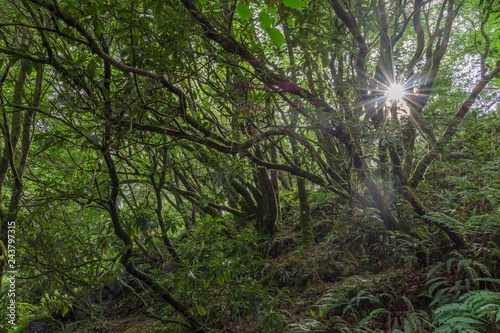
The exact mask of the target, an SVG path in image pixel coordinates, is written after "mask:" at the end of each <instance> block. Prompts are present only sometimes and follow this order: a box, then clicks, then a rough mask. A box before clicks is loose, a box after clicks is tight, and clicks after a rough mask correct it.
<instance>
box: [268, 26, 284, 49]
mask: <svg viewBox="0 0 500 333" xmlns="http://www.w3.org/2000/svg"><path fill="white" fill-rule="evenodd" d="M266 31H267V33H268V35H269V38H271V40H272V41H273V43H274V44H276V45H277V46H278V47H281V45H283V42H284V41H285V36H283V34H282V33H281V31H279V30H278V29H276V28H269V29H267V30H266Z"/></svg>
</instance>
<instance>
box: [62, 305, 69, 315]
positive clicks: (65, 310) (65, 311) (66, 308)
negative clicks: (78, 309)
mask: <svg viewBox="0 0 500 333" xmlns="http://www.w3.org/2000/svg"><path fill="white" fill-rule="evenodd" d="M68 312H69V307H68V305H67V304H63V305H62V306H61V317H63V318H64V317H65V316H66V315H67V314H68Z"/></svg>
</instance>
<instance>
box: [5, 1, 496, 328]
mask: <svg viewBox="0 0 500 333" xmlns="http://www.w3.org/2000/svg"><path fill="white" fill-rule="evenodd" d="M497 10H498V8H497V5H496V4H495V3H494V2H488V1H480V2H478V3H474V4H471V3H467V4H466V3H464V2H460V1H455V0H441V1H424V0H416V1H414V2H409V1H336V0H329V1H320V2H318V1H310V2H306V1H301V0H283V1H266V2H265V3H261V2H255V1H220V2H219V1H201V0H200V1H195V0H182V1H180V2H172V1H159V2H153V1H143V2H137V1H135V0H130V1H125V2H120V3H114V2H109V1H94V2H91V3H90V2H89V3H78V2H73V1H59V2H48V1H45V0H12V1H8V2H7V5H6V6H5V8H4V9H3V12H2V14H1V15H2V17H1V20H2V21H1V22H0V27H1V28H2V31H1V32H2V41H1V42H0V54H1V55H2V60H7V61H4V62H3V63H2V68H4V67H5V68H4V69H3V73H4V74H3V79H2V91H3V92H2V93H3V96H5V97H4V98H3V100H2V107H3V108H4V121H3V127H2V133H3V140H4V146H3V154H2V158H1V160H0V176H1V177H0V185H2V186H3V185H4V184H7V183H9V184H12V185H11V186H12V187H11V188H12V190H5V187H3V188H2V195H4V193H6V194H7V195H10V203H9V205H7V204H3V203H2V210H3V211H4V212H5V213H2V215H1V218H2V227H1V229H0V231H1V232H2V234H1V236H2V237H1V239H2V241H3V243H4V244H5V243H6V237H7V236H6V231H5V230H6V223H7V222H8V221H11V220H15V219H16V214H17V212H18V209H19V207H20V198H21V196H22V193H23V192H22V191H23V186H22V185H23V175H24V174H25V172H27V171H26V170H28V173H29V175H30V177H29V180H28V181H29V184H30V185H29V188H30V192H25V197H26V198H29V201H30V202H34V203H40V202H44V205H47V206H49V205H53V204H54V203H55V202H61V203H62V202H64V203H71V205H72V206H71V207H73V209H74V212H73V213H74V214H76V212H78V211H82V212H85V214H88V215H87V216H101V215H102V213H103V212H105V213H106V215H107V218H102V219H101V220H102V221H103V222H104V223H105V224H107V225H108V226H109V228H110V230H111V229H112V230H113V232H114V234H115V236H116V237H115V240H117V239H118V240H119V241H120V242H121V244H120V245H118V244H114V243H113V242H110V241H109V239H108V240H105V242H104V243H103V244H104V245H103V249H104V248H107V247H108V245H109V244H111V243H113V244H114V251H115V253H117V254H118V256H119V258H120V259H119V262H120V264H121V265H122V266H123V267H124V268H125V270H126V271H127V273H128V274H130V275H132V276H133V277H135V278H137V279H139V280H141V281H142V282H144V283H145V284H147V285H148V286H150V287H151V289H152V290H153V291H154V292H155V293H157V294H158V295H159V296H160V297H161V298H162V299H163V300H164V301H165V302H167V303H168V304H170V305H171V306H172V307H173V308H174V309H175V310H177V311H178V312H179V313H180V314H181V315H182V316H183V317H184V319H185V320H186V322H187V323H188V325H189V326H190V327H191V329H192V330H194V331H203V330H204V324H203V322H202V320H201V317H204V311H202V310H200V307H199V306H200V305H199V304H197V303H196V302H193V301H192V300H189V298H188V297H184V298H183V295H184V296H185V293H184V291H182V290H176V289H175V288H165V287H164V286H163V285H162V284H161V283H160V282H159V280H158V279H156V278H155V277H154V275H153V274H152V273H151V272H144V271H142V270H141V269H139V268H138V267H137V265H136V263H135V261H134V256H135V255H136V252H140V253H141V254H142V255H143V256H144V257H146V258H148V260H150V261H151V262H152V265H153V266H155V265H156V266H155V267H160V266H161V265H162V264H163V261H165V260H169V259H168V258H164V256H163V254H162V251H161V250H160V249H159V247H160V246H165V247H166V249H167V252H168V254H169V255H170V257H171V258H173V260H174V261H175V262H177V264H178V265H179V267H183V266H185V265H186V262H185V259H183V254H182V253H179V252H178V251H177V249H176V246H175V242H173V241H172V240H171V237H172V235H173V234H175V233H176V232H177V229H182V230H191V229H192V228H194V227H196V225H197V223H201V222H200V221H204V220H205V219H207V218H208V219H213V220H214V221H218V222H217V223H219V224H221V227H223V228H224V230H225V231H226V233H227V237H231V236H234V235H235V234H237V233H238V230H239V228H241V227H244V225H245V224H246V223H247V222H251V223H252V224H253V226H254V228H255V230H256V232H257V233H259V234H260V235H262V236H264V237H269V236H272V235H273V234H274V233H275V232H276V230H277V229H278V228H279V220H280V219H279V214H280V196H279V191H280V185H279V179H280V175H281V178H283V179H284V177H288V176H293V177H295V178H296V180H295V178H294V181H296V182H297V188H298V193H299V199H300V206H301V208H300V212H301V221H302V228H303V231H304V242H305V243H309V244H310V243H311V240H312V237H311V220H310V214H309V207H308V199H307V192H308V190H309V191H310V190H311V189H312V188H313V187H314V186H315V187H322V188H325V189H328V190H329V191H331V192H332V193H333V194H335V195H336V196H338V197H339V198H343V199H346V198H354V199H355V200H354V202H355V205H357V206H358V207H361V208H363V209H368V208H369V209H371V210H372V211H374V212H375V213H376V215H377V217H378V218H380V220H381V221H383V225H384V228H385V230H387V231H403V232H405V233H407V234H409V235H412V236H414V237H417V236H416V235H415V233H414V230H413V229H412V225H411V224H410V223H407V222H406V221H402V220H398V218H397V217H396V216H395V214H394V207H395V204H396V203H401V202H403V200H406V204H409V205H410V206H411V207H413V209H414V211H415V213H416V214H418V215H419V216H421V218H422V219H423V220H424V221H425V222H426V223H428V224H430V225H433V226H434V227H436V228H439V229H440V230H442V231H443V232H444V233H445V234H446V235H447V236H448V238H449V239H450V240H451V242H452V243H453V246H454V247H455V248H462V247H464V246H466V245H467V244H466V241H465V239H464V238H463V237H462V236H461V235H460V234H459V233H458V232H457V231H456V230H454V229H453V228H451V227H450V226H446V225H443V224H441V223H437V222H436V221H435V220H433V219H431V218H429V217H428V212H429V209H428V208H427V207H425V205H424V204H423V203H422V200H421V198H419V194H418V186H419V184H420V183H421V182H422V181H423V179H424V176H425V174H426V172H427V170H428V168H429V166H430V165H432V163H433V162H434V161H435V160H436V158H438V156H440V154H442V153H443V152H444V151H445V149H446V148H447V146H448V145H449V143H450V141H451V140H452V138H453V137H454V136H455V134H456V133H457V131H458V129H459V126H460V124H461V123H462V121H463V119H464V118H465V117H466V115H467V114H468V112H469V111H470V109H471V107H472V106H473V104H474V103H475V102H476V101H477V100H478V99H480V98H481V93H482V92H483V90H484V89H485V87H486V86H487V84H489V83H490V81H492V80H493V79H494V78H495V76H497V75H498V74H499V73H500V67H499V63H498V62H496V63H495V57H498V46H497V45H493V42H492V40H493V39H492V38H490V35H492V34H498V32H494V29H495V28H494V26H493V23H491V22H492V16H491V15H492V13H494V12H496V11H497ZM470 14H472V15H474V16H475V17H477V18H479V19H480V20H479V21H478V22H480V25H479V26H478V27H475V26H471V25H473V22H471V21H467V19H466V17H467V16H468V15H470ZM461 27H471V29H474V31H478V32H479V34H476V35H475V37H474V38H475V39H474V43H475V44H474V45H475V46H476V49H475V50H464V54H467V55H470V56H471V57H476V58H478V60H479V61H478V64H479V66H480V73H479V76H478V77H477V80H476V81H477V82H476V83H475V85H474V86H472V87H470V89H468V90H467V91H465V90H463V89H462V90H460V93H461V94H466V96H467V97H466V98H465V101H460V102H456V101H450V102H445V103H443V104H441V105H439V104H436V102H435V101H434V100H435V99H442V96H443V94H444V93H443V91H441V90H440V89H441V88H442V86H443V84H444V83H442V81H440V80H443V82H444V81H445V79H447V78H449V73H446V72H443V69H444V67H446V66H448V65H450V64H453V63H454V62H456V61H457V59H456V57H457V55H456V51H454V52H455V53H453V54H452V55H449V53H450V52H449V51H450V50H449V48H450V44H451V43H455V41H456V40H460V39H461V38H469V37H470V36H469V37H467V36H468V35H467V34H466V33H464V31H463V29H462V28H461ZM488 68H490V69H489V70H488ZM32 69H35V72H36V74H37V77H36V79H35V81H33V82H32V81H29V80H28V78H30V76H29V75H30V72H33V70H32ZM44 69H45V70H44ZM12 73H15V75H14V74H12ZM441 74H442V77H443V78H441V76H440V75H441ZM448 83H449V84H454V82H453V80H451V82H450V80H448ZM453 88H454V89H455V88H457V87H453ZM444 89H451V88H450V87H444ZM457 89H458V88H457ZM42 92H43V93H42ZM389 92H391V93H390V95H389ZM392 92H394V93H398V92H399V94H400V96H396V94H395V95H394V96H393V95H392ZM8 108H11V109H12V113H9V112H8V111H7V110H8ZM445 108H448V110H450V111H447V110H445ZM35 113H36V114H37V118H36V122H35V120H34V115H35ZM436 114H438V115H439V116H440V117H441V118H444V121H442V122H441V123H436V122H435V121H434V118H433V116H434V115H436ZM32 140H33V142H34V143H35V153H34V154H32V155H33V160H28V152H29V150H30V149H33V148H31V147H30V144H31V141H32ZM16 149H17V150H19V153H15V150H16ZM299 155H302V156H299ZM44 157H48V158H49V161H50V162H47V161H45V160H44V159H43V158H44ZM55 166H57V167H55ZM9 167H10V173H9V171H8V170H9ZM44 168H52V169H54V170H57V171H58V172H57V175H50V174H48V173H47V172H45V171H44ZM67 170H80V173H81V174H79V175H75V174H73V173H71V172H69V171H67ZM70 178H71V179H72V180H69V179H70ZM36 183H39V184H38V185H37V184H36ZM40 184H45V185H40ZM56 184H57V185H56ZM35 188H38V192H37V191H33V190H31V189H35ZM151 193H152V194H151ZM44 198H45V199H46V200H45V199H44ZM49 199H50V200H49ZM27 200H28V199H27ZM49 201H50V202H51V203H50V204H49ZM30 207H31V206H30V205H26V207H24V209H25V211H26V212H27V213H26V216H30V214H32V216H36V217H37V218H38V219H42V218H43V214H41V213H40V212H36V211H35V212H34V211H30ZM90 211H91V213H90ZM28 212H30V214H28ZM73 213H72V214H73ZM59 214H62V213H61V212H58V213H57V214H54V215H53V216H58V215H59ZM178 220H182V221H183V223H179V222H178ZM228 221H229V222H228ZM22 223H23V224H26V223H27V221H26V220H25V221H22ZM38 227H39V226H37V227H36V228H38ZM26 228H28V226H27V225H26ZM96 230H100V229H99V228H95V229H93V228H90V229H89V231H88V232H89V233H94V232H96ZM73 236H74V239H75V242H76V240H77V239H79V238H80V239H81V236H82V235H80V234H79V233H76V234H74V235H73ZM73 236H72V237H73ZM94 236H95V235H94ZM86 239H88V240H89V241H90V240H92V239H94V238H93V237H92V235H88V238H86ZM86 246H87V247H88V245H86ZM82 252H85V253H92V256H93V257H95V258H97V259H96V260H99V261H100V260H104V258H105V257H106V256H105V255H99V254H97V253H95V252H93V251H91V249H90V248H85V250H82ZM75 257H77V255H75ZM51 260H52V259H51ZM47 261H50V260H47ZM91 261H92V260H90V259H89V260H88V261H86V262H85V263H84V265H90V263H91ZM3 262H5V260H4V261H3ZM58 265H59V264H58ZM60 265H62V264H60ZM105 267H107V266H103V267H99V268H96V269H97V270H104V269H105ZM93 281H94V282H96V281H95V280H93ZM96 283H97V282H96ZM195 310H197V313H198V314H195Z"/></svg>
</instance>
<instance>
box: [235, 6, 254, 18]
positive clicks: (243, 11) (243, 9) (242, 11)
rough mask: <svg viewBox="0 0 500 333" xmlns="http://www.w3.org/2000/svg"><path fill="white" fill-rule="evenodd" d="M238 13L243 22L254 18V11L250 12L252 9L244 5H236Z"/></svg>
mask: <svg viewBox="0 0 500 333" xmlns="http://www.w3.org/2000/svg"><path fill="white" fill-rule="evenodd" d="M236 12H237V13H238V15H239V16H240V17H241V19H242V20H248V19H249V18H251V17H252V10H250V8H248V6H247V5H245V4H244V3H238V4H237V5H236Z"/></svg>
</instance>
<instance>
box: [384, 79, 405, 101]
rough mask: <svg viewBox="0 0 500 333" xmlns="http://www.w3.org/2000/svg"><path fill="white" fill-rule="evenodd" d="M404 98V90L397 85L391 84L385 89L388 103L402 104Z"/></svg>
mask: <svg viewBox="0 0 500 333" xmlns="http://www.w3.org/2000/svg"><path fill="white" fill-rule="evenodd" d="M404 97H405V89H404V87H403V86H402V85H400V84H398V83H393V84H391V85H390V86H389V88H387V98H388V99H389V101H395V102H402V101H403V99H404Z"/></svg>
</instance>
